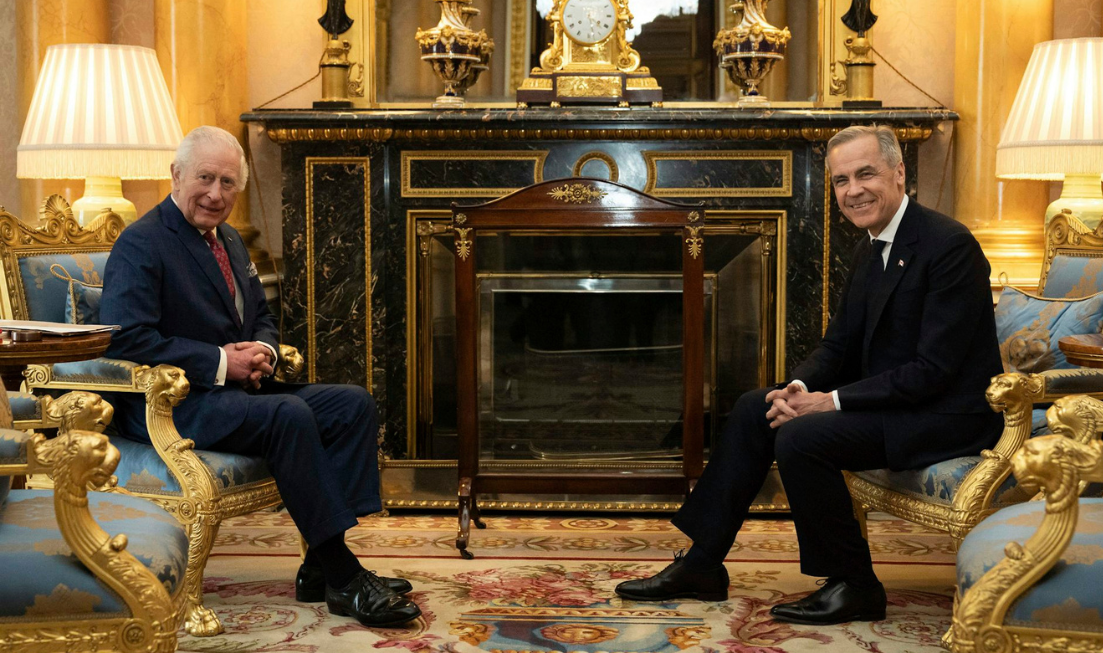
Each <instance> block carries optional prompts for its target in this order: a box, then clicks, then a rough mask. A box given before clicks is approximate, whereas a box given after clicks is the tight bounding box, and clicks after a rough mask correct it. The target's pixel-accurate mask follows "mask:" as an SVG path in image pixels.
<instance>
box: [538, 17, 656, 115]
mask: <svg viewBox="0 0 1103 653" xmlns="http://www.w3.org/2000/svg"><path fill="white" fill-rule="evenodd" d="M647 1H648V0H632V2H647ZM628 3H629V0H554V2H553V4H552V8H551V10H550V11H549V12H548V15H547V21H548V27H549V28H550V29H549V30H548V31H549V33H551V35H552V38H553V41H552V42H551V43H549V44H548V47H547V49H546V50H544V52H543V53H542V54H541V55H540V67H539V68H533V69H532V71H531V72H530V73H529V77H528V79H526V80H525V81H524V82H523V83H522V84H521V87H520V88H518V89H517V106H518V107H521V108H524V107H527V106H529V105H530V104H533V105H538V104H544V105H550V106H552V107H559V106H563V105H566V104H614V105H617V106H622V107H626V106H629V105H632V104H650V105H652V106H661V105H662V99H663V90H662V89H661V88H660V87H659V84H658V82H656V81H655V78H654V77H652V76H651V72H650V71H649V70H648V69H647V68H646V67H645V66H641V65H640V53H638V52H636V51H635V50H634V49H633V48H632V44H631V43H629V42H628V39H627V38H626V33H627V28H628V27H629V26H630V25H631V24H632V13H631V12H630V11H629V9H628Z"/></svg>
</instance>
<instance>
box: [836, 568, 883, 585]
mask: <svg viewBox="0 0 1103 653" xmlns="http://www.w3.org/2000/svg"><path fill="white" fill-rule="evenodd" d="M843 580H845V581H846V582H847V584H848V585H850V586H851V587H855V588H858V589H863V590H866V589H874V588H876V587H879V586H880V585H881V581H879V580H877V574H875V573H873V570H872V569H866V570H864V571H862V572H859V573H855V574H848V575H846V576H843Z"/></svg>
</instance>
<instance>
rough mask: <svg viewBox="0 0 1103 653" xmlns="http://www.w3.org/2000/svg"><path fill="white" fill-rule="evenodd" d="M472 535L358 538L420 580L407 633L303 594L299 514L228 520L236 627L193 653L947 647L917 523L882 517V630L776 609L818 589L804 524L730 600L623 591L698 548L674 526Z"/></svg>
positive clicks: (401, 525) (513, 520)
mask: <svg viewBox="0 0 1103 653" xmlns="http://www.w3.org/2000/svg"><path fill="white" fill-rule="evenodd" d="M486 522H487V529H486V530H480V531H473V532H472V535H471V545H470V549H471V551H473V552H474V554H475V559H474V560H462V559H460V557H459V556H458V555H457V554H456V553H455V549H454V548H453V543H454V540H455V528H456V522H455V518H454V516H452V515H424V514H399V515H393V516H390V517H372V518H368V519H365V520H363V521H362V522H361V525H360V526H359V527H358V528H357V529H356V530H355V531H353V532H351V533H350V534H349V538H348V541H349V545H350V547H351V548H352V549H353V551H354V552H355V553H356V554H357V555H358V556H360V558H361V561H362V562H363V563H364V565H365V566H366V567H369V568H372V569H375V570H376V571H378V572H379V573H382V574H385V575H390V576H401V577H404V578H407V579H409V580H410V581H411V582H412V583H413V585H414V592H413V593H412V594H411V598H413V599H414V600H415V601H417V603H418V604H419V605H420V606H421V608H422V611H423V616H422V618H421V619H419V620H418V621H417V622H416V623H415V624H414V626H413V627H411V628H408V629H367V628H364V627H362V626H360V625H359V624H358V623H356V622H355V621H352V620H351V619H348V618H344V617H333V616H331V615H330V614H329V613H328V611H327V609H326V607H325V604H324V603H313V604H303V603H297V602H296V601H295V600H294V590H293V583H292V579H293V578H294V574H295V570H296V568H297V567H298V564H299V558H298V551H299V541H298V535H297V533H296V532H295V530H294V528H293V526H292V524H291V522H290V520H289V519H288V518H287V515H286V513H255V514H252V515H248V516H244V517H240V518H237V519H234V520H231V521H229V522H227V523H225V524H224V525H223V526H222V530H221V531H220V533H219V538H218V541H217V543H216V547H215V550H214V553H213V554H212V557H211V560H210V563H209V564H208V565H207V576H206V603H207V605H208V606H210V607H212V608H213V609H214V610H215V611H216V612H218V614H219V616H220V617H221V618H222V621H223V623H224V625H225V626H226V633H225V634H223V635H220V636H218V637H213V638H195V637H190V636H188V635H182V636H181V639H180V650H182V651H212V652H213V651H220V652H221V651H227V652H233V653H245V652H251V651H258V652H261V651H264V652H267V651H297V652H304V653H313V652H315V651H318V652H324V653H328V652H330V651H333V652H343V651H358V652H359V651H365V650H370V649H376V650H395V651H402V650H404V651H411V652H421V651H457V652H458V651H502V652H505V651H518V652H520V651H525V652H536V651H562V652H567V651H587V652H593V653H596V652H598V651H610V652H612V651H622V652H626V651H640V652H642V651H650V652H667V651H680V650H693V651H704V652H713V651H716V652H719V651H723V652H732V653H735V652H739V653H767V652H780V651H785V652H797V651H818V652H819V651H822V652H825V653H826V652H831V653H834V652H836V651H866V652H872V653H920V652H922V651H931V652H933V651H939V650H941V649H940V648H939V643H938V642H939V638H940V637H941V635H942V633H943V632H945V630H946V628H947V627H948V626H949V624H950V607H951V602H952V596H953V583H954V574H953V553H952V551H951V548H950V541H949V538H948V537H946V536H944V535H941V534H939V533H936V532H933V531H928V530H926V529H923V528H921V527H918V526H915V525H912V524H909V523H907V522H903V521H898V520H894V519H888V518H884V519H875V520H871V522H870V540H871V543H872V545H871V546H872V550H873V555H874V561H875V562H876V563H877V572H878V574H879V576H880V577H881V579H882V581H883V582H884V583H885V585H886V588H887V590H888V599H889V607H888V617H887V618H886V619H885V621H882V622H876V623H858V624H849V625H842V626H831V627H810V626H789V625H785V624H780V623H774V622H773V621H771V620H770V619H769V618H768V611H769V609H770V607H771V606H772V605H775V604H777V603H782V602H785V601H791V600H794V599H795V598H798V597H800V596H801V595H803V594H805V593H807V592H808V591H810V590H812V589H814V588H815V585H814V581H813V579H810V578H808V577H805V576H802V575H801V574H800V573H799V566H798V564H797V555H798V552H797V545H796V536H795V534H794V532H793V528H792V524H791V523H789V522H787V521H784V520H778V519H754V520H752V521H750V522H749V523H748V524H747V526H746V527H745V528H744V533H743V534H742V535H741V536H740V541H739V542H738V543H737V544H736V546H735V547H734V548H733V549H732V552H731V554H730V555H729V557H728V559H727V563H726V564H727V568H728V572H729V574H730V575H731V580H732V586H731V590H730V598H729V600H728V601H726V602H723V603H701V602H697V601H684V602H672V603H667V604H646V603H635V602H631V601H622V600H620V599H617V598H615V596H614V595H613V587H614V586H615V585H616V584H617V583H619V582H620V581H622V580H626V579H631V578H639V577H643V576H648V575H650V574H652V573H654V572H655V571H657V570H659V569H661V568H662V567H663V566H665V565H666V564H667V562H669V560H670V559H671V555H672V553H673V552H674V551H676V550H678V549H679V548H682V547H684V546H686V541H685V539H684V537H682V536H681V534H680V533H679V532H678V531H677V530H676V529H674V528H673V527H671V526H670V525H669V523H668V522H667V521H666V519H664V518H662V517H658V518H656V517H606V516H592V515H573V516H562V515H542V514H538V515H529V516H512V517H494V516H490V517H488V518H487V519H486Z"/></svg>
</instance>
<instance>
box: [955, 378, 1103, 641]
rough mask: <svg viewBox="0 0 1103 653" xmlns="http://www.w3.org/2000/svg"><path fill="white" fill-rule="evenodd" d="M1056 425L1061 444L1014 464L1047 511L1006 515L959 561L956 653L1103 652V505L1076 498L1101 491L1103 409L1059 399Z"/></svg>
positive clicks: (980, 532) (1043, 444)
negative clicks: (1089, 489)
mask: <svg viewBox="0 0 1103 653" xmlns="http://www.w3.org/2000/svg"><path fill="white" fill-rule="evenodd" d="M1049 423H1050V427H1051V428H1052V429H1053V431H1054V432H1056V433H1057V435H1046V436H1040V437H1037V438H1034V439H1032V440H1030V441H1029V442H1028V443H1027V444H1026V445H1025V446H1024V447H1023V448H1022V449H1021V450H1020V451H1019V452H1018V453H1017V454H1016V455H1015V457H1014V458H1013V463H1012V464H1013V466H1014V471H1015V476H1016V477H1017V478H1018V479H1019V482H1020V483H1022V484H1023V485H1024V486H1030V487H1033V488H1038V487H1040V488H1041V489H1043V490H1044V491H1045V502H1044V503H1043V502H1038V501H1031V502H1028V503H1024V504H1020V505H1017V506H1012V507H1010V508H1005V509H1003V510H1000V511H999V512H997V513H995V514H994V515H992V516H991V517H990V518H988V519H987V520H985V521H984V522H983V523H981V524H980V525H978V526H977V528H975V529H974V530H973V532H972V533H970V534H969V536H968V537H967V538H966V539H965V541H964V543H963V544H962V547H961V549H960V550H959V552H958V569H957V574H958V591H957V595H956V596H955V597H954V613H953V625H952V626H951V628H950V630H949V632H947V633H946V635H945V636H944V637H943V643H944V644H945V645H946V647H947V648H949V649H950V650H952V651H954V652H956V653H974V652H976V651H984V652H985V653H1010V652H1011V651H1039V652H1041V651H1046V652H1050V651H1064V652H1067V653H1073V652H1080V651H1083V652H1085V653H1086V652H1087V651H1099V650H1103V630H1101V629H1100V614H1101V613H1103V593H1101V592H1100V591H1099V587H1100V584H1101V583H1103V499H1098V498H1082V497H1080V496H1079V493H1080V492H1081V490H1082V488H1083V486H1084V484H1085V483H1086V482H1089V481H1095V482H1099V481H1103V443H1101V442H1100V441H1099V429H1100V428H1101V427H1103V402H1101V401H1099V400H1097V399H1094V398H1090V397H1083V396H1077V397H1067V398H1064V399H1061V400H1059V401H1058V402H1056V403H1055V404H1054V405H1053V407H1052V408H1050V410H1049ZM1020 542H1024V543H1022V544H1020Z"/></svg>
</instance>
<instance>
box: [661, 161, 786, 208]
mask: <svg viewBox="0 0 1103 653" xmlns="http://www.w3.org/2000/svg"><path fill="white" fill-rule="evenodd" d="M641 154H642V155H643V159H644V161H645V162H646V164H647V184H646V185H645V186H644V189H643V192H645V193H649V194H651V195H654V196H655V197H792V196H793V153H792V152H791V151H788V150H697V151H665V152H660V151H654V150H645V151H643V152H641ZM661 161H780V162H781V166H782V172H781V186H774V187H759V188H756V187H743V188H680V187H676V186H659V185H658V179H659V171H658V167H659V162H661Z"/></svg>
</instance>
